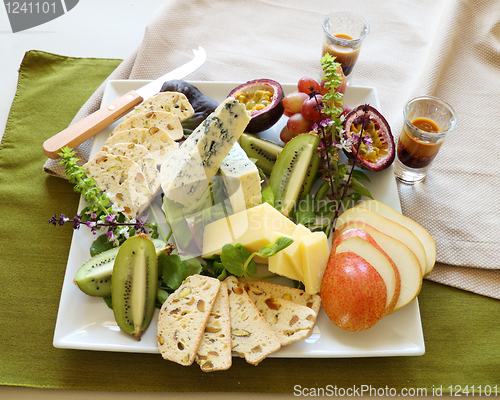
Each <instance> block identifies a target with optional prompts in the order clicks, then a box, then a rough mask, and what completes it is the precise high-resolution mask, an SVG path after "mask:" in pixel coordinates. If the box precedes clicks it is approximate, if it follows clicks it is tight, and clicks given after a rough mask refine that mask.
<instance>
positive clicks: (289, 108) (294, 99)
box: [283, 91, 309, 117]
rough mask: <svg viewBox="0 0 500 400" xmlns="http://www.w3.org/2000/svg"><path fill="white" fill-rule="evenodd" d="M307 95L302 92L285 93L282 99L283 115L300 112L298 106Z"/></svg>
mask: <svg viewBox="0 0 500 400" xmlns="http://www.w3.org/2000/svg"><path fill="white" fill-rule="evenodd" d="M308 98H309V96H308V95H307V94H305V93H302V92H297V91H296V92H293V93H290V94H287V95H286V96H285V98H284V99H283V107H285V115H287V116H288V117H290V116H291V115H293V114H295V113H298V112H300V107H301V106H302V103H303V102H304V101H305V100H307V99H308Z"/></svg>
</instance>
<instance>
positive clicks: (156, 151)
mask: <svg viewBox="0 0 500 400" xmlns="http://www.w3.org/2000/svg"><path fill="white" fill-rule="evenodd" d="M117 143H136V144H142V145H143V146H144V147H146V148H147V149H148V150H149V151H150V153H151V157H152V158H153V159H154V160H155V162H156V165H158V166H160V165H162V164H163V163H164V162H165V161H166V160H167V159H169V158H170V157H171V156H172V154H174V152H176V151H177V149H178V148H179V143H177V142H176V141H175V140H174V139H172V137H171V136H170V135H169V134H168V132H167V131H166V130H165V129H163V128H158V127H157V126H153V127H151V128H132V129H128V130H125V131H117V132H112V133H111V134H110V135H109V137H108V139H107V140H106V142H105V143H104V145H105V146H113V145H115V144H117Z"/></svg>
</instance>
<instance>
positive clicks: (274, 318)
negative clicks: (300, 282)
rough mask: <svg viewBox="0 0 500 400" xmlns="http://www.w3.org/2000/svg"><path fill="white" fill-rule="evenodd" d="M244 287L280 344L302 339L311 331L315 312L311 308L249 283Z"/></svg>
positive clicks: (284, 344)
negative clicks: (275, 295)
mask: <svg viewBox="0 0 500 400" xmlns="http://www.w3.org/2000/svg"><path fill="white" fill-rule="evenodd" d="M244 288H245V290H246V291H247V293H248V295H249V296H250V298H251V299H252V301H253V302H254V304H255V306H256V307H257V309H258V310H259V311H260V313H261V314H262V316H263V317H264V319H265V320H266V322H267V323H268V324H269V326H270V327H271V329H272V330H273V332H274V334H275V335H276V337H277V338H278V340H279V342H280V344H281V345H282V346H286V345H289V344H291V343H293V342H297V341H300V340H304V339H305V338H307V336H308V335H309V333H310V332H311V331H312V328H313V327H314V324H315V322H316V317H317V314H316V313H315V312H314V311H313V310H312V309H311V308H309V307H306V306H302V305H300V304H297V303H294V302H293V301H290V300H285V299H283V298H282V297H272V296H270V295H269V294H268V293H266V292H265V291H263V290H262V289H260V288H258V287H256V286H253V285H252V284H250V283H246V284H245V285H244Z"/></svg>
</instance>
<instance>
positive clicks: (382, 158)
mask: <svg viewBox="0 0 500 400" xmlns="http://www.w3.org/2000/svg"><path fill="white" fill-rule="evenodd" d="M361 132H362V133H361ZM360 134H361V136H362V137H365V136H369V138H370V140H369V142H370V143H369V144H367V141H366V140H365V141H364V142H361V144H360V146H359V154H358V157H357V159H358V160H359V162H360V163H361V166H362V167H364V168H366V169H369V170H371V171H382V170H384V169H386V168H387V167H389V166H390V165H391V164H392V162H393V161H394V157H395V155H396V151H395V145H394V137H393V136H392V133H391V127H390V126H389V124H388V123H387V121H386V119H385V118H384V117H383V116H382V114H380V113H379V112H378V111H377V110H376V109H375V108H373V107H372V106H369V105H361V106H359V107H357V108H355V109H353V110H352V111H351V112H350V113H349V114H347V115H346V118H345V120H344V137H345V138H346V139H347V140H350V143H351V145H350V148H351V152H350V153H349V152H346V155H347V156H348V157H351V158H352V157H353V156H356V151H357V148H358V140H351V139H353V138H355V137H359V135H360Z"/></svg>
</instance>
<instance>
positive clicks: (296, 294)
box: [240, 278, 321, 315]
mask: <svg viewBox="0 0 500 400" xmlns="http://www.w3.org/2000/svg"><path fill="white" fill-rule="evenodd" d="M240 282H241V283H242V284H247V283H250V284H252V285H253V286H256V287H258V288H259V289H262V290H263V291H264V292H266V293H267V294H269V295H270V296H272V297H276V298H283V299H285V300H290V301H293V302H294V303H297V304H300V305H302V306H306V307H309V308H311V309H312V310H313V311H314V312H315V313H316V315H318V313H319V309H320V307H321V297H320V296H318V295H317V294H309V293H306V292H305V291H304V290H301V289H296V288H292V287H288V286H283V285H277V284H276V283H271V282H266V281H249V280H248V279H244V278H240Z"/></svg>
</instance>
